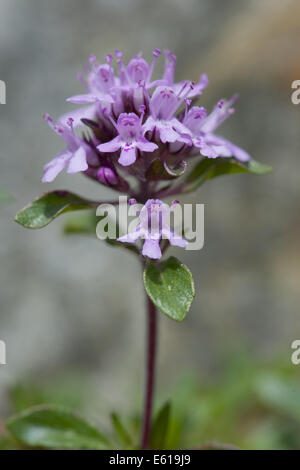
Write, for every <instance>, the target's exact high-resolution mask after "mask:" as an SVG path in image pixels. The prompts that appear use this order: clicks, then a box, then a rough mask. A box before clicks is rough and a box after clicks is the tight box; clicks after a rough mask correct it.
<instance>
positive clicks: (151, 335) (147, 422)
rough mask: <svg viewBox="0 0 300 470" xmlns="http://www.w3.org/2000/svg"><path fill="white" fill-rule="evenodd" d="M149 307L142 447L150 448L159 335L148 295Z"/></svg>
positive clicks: (153, 308)
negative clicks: (157, 339)
mask: <svg viewBox="0 0 300 470" xmlns="http://www.w3.org/2000/svg"><path fill="white" fill-rule="evenodd" d="M147 307H148V327H147V361H146V387H145V402H144V410H143V424H142V426H143V427H142V436H141V449H148V448H149V438H150V430H151V415H152V405H153V392H154V376H155V358H156V335H157V324H156V323H157V315H156V308H155V306H154V304H153V303H152V301H151V300H150V299H149V298H148V297H147Z"/></svg>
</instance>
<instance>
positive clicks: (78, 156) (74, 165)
mask: <svg viewBox="0 0 300 470" xmlns="http://www.w3.org/2000/svg"><path fill="white" fill-rule="evenodd" d="M87 168H88V164H87V162H86V150H85V149H84V148H83V147H79V148H78V149H77V150H76V152H75V153H73V156H72V158H71V160H70V163H69V167H68V170H67V173H70V174H74V173H79V172H80V171H84V170H87Z"/></svg>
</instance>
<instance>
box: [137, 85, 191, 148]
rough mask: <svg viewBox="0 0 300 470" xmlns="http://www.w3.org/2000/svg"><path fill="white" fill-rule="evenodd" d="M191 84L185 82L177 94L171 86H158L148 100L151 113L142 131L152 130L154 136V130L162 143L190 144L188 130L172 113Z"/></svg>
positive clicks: (182, 99)
mask: <svg viewBox="0 0 300 470" xmlns="http://www.w3.org/2000/svg"><path fill="white" fill-rule="evenodd" d="M192 87H193V85H192V84H191V83H190V82H185V84H184V85H183V86H182V87H181V90H180V91H179V93H178V94H176V93H175V92H174V90H173V89H172V88H171V87H166V86H158V87H157V88H156V89H155V91H154V93H153V95H152V97H151V100H150V112H151V115H150V116H149V117H148V119H147V121H146V122H145V124H144V126H143V129H144V132H148V131H152V133H153V136H154V137H155V133H156V131H157V132H158V134H159V136H160V140H161V141H162V142H163V143H166V142H183V143H185V144H188V145H190V144H191V139H190V138H189V136H188V135H187V134H188V131H187V129H186V128H185V126H184V125H183V124H182V123H181V122H180V121H179V120H178V119H177V118H175V117H174V113H175V112H176V111H177V109H178V108H179V106H180V105H181V104H182V102H183V101H184V99H185V97H186V94H188V93H189V91H190V89H191V88H192Z"/></svg>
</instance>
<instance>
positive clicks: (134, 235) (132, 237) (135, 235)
mask: <svg viewBox="0 0 300 470" xmlns="http://www.w3.org/2000/svg"><path fill="white" fill-rule="evenodd" d="M142 235H143V232H142V231H141V228H140V225H138V226H137V228H136V229H135V230H134V231H133V232H130V233H127V235H123V237H120V238H118V239H117V241H118V242H122V243H135V242H136V241H137V240H138V239H139V238H140V237H142Z"/></svg>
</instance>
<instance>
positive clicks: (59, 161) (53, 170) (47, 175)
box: [42, 151, 72, 183]
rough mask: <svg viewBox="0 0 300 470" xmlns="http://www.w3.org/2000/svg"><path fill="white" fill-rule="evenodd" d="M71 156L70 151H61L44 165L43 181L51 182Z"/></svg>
mask: <svg viewBox="0 0 300 470" xmlns="http://www.w3.org/2000/svg"><path fill="white" fill-rule="evenodd" d="M71 157H72V154H71V153H70V152H65V151H64V152H62V153H60V154H59V155H57V157H55V158H53V160H51V162H49V163H47V165H45V167H44V176H43V178H42V182H43V183H51V182H52V181H53V180H55V178H56V177H57V175H58V174H59V173H60V172H61V171H62V170H63V169H64V168H65V166H66V165H67V164H68V161H69V160H70V158H71Z"/></svg>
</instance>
